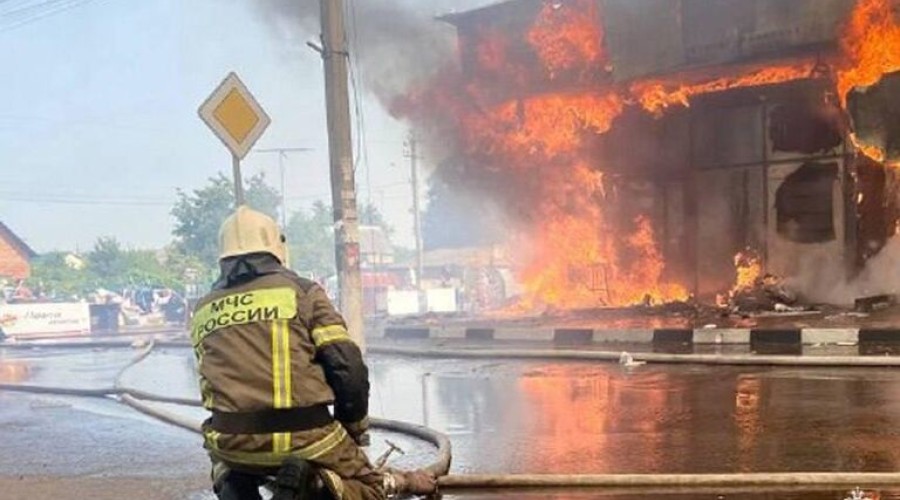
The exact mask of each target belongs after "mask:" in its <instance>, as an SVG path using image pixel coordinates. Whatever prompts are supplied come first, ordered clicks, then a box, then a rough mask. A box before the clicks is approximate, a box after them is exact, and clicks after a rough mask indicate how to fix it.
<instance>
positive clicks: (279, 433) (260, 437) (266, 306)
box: [191, 206, 435, 500]
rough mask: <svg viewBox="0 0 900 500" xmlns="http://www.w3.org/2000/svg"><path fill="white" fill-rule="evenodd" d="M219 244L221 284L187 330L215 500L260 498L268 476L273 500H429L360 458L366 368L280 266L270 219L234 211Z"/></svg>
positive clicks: (416, 486) (316, 300)
mask: <svg viewBox="0 0 900 500" xmlns="http://www.w3.org/2000/svg"><path fill="white" fill-rule="evenodd" d="M219 243H220V249H221V256H220V268H221V277H220V278H219V280H218V281H217V282H216V284H215V285H214V286H213V290H212V292H211V293H210V294H209V295H208V296H206V297H204V298H203V299H202V300H201V301H200V302H199V303H198V304H197V307H196V309H195V311H194V319H193V322H192V325H191V334H192V340H193V346H194V350H195V353H196V356H197V361H198V365H199V372H200V388H201V393H202V396H203V405H204V407H205V408H206V409H207V410H209V411H210V412H212V417H211V418H210V419H209V420H207V421H206V422H204V424H203V435H204V441H205V445H204V447H205V448H206V450H207V451H208V452H209V456H210V458H211V459H212V463H213V468H212V470H213V473H212V476H213V485H214V490H215V492H216V495H218V497H219V498H221V499H228V500H244V499H259V498H261V497H260V494H259V487H260V486H261V485H262V484H264V483H266V482H267V478H269V477H273V476H274V477H275V478H276V479H275V489H276V498H291V499H293V498H298V499H299V498H319V496H316V495H325V496H326V497H327V496H328V495H327V494H325V492H326V491H327V492H328V493H330V496H331V497H333V498H336V499H348V500H356V499H366V500H380V499H384V498H388V497H389V496H391V495H394V494H429V493H433V492H434V491H435V480H434V477H433V476H432V475H431V474H428V473H425V472H399V471H379V470H376V469H375V468H374V467H373V466H372V465H371V463H370V462H369V459H368V458H367V457H366V455H365V454H364V453H363V451H362V450H361V449H360V448H359V446H360V445H361V444H365V442H366V441H367V440H368V437H367V431H368V400H369V380H368V369H367V368H366V365H365V363H364V362H363V359H362V354H361V352H360V349H359V347H357V345H356V344H355V343H354V342H353V341H352V340H351V339H350V336H349V335H348V333H347V329H346V326H345V323H344V320H343V318H342V317H341V316H340V314H338V313H337V311H335V309H334V307H333V306H332V304H331V302H330V301H329V300H328V297H327V296H326V294H325V291H324V290H323V289H322V288H321V287H320V286H319V285H317V284H315V283H313V282H312V281H308V280H305V279H302V278H300V277H299V276H297V275H296V274H294V273H293V272H291V271H289V270H288V269H286V268H285V267H284V265H283V264H284V260H285V254H286V251H285V243H284V237H283V236H282V235H281V232H280V231H279V230H278V226H277V225H276V223H275V221H274V220H272V219H271V218H270V217H268V216H266V215H264V214H261V213H259V212H256V211H253V210H251V209H249V208H247V207H244V206H242V207H240V208H238V210H237V211H236V212H235V213H234V214H233V215H232V216H230V217H229V218H228V219H227V220H226V221H225V223H224V224H223V225H222V229H221V231H220V233H219ZM332 404H333V405H334V415H333V416H332V414H331V412H330V411H329V405H332ZM317 491H318V492H317Z"/></svg>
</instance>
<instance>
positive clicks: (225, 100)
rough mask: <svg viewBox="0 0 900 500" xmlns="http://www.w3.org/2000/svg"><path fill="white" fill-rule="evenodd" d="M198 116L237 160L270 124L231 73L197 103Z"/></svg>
mask: <svg viewBox="0 0 900 500" xmlns="http://www.w3.org/2000/svg"><path fill="white" fill-rule="evenodd" d="M200 118H201V119H203V121H204V122H206V124H207V125H208V126H209V128H211V129H212V131H213V132H215V134H216V136H218V137H219V139H221V140H222V142H223V143H225V146H227V147H228V149H229V150H231V152H232V154H234V156H235V157H236V158H239V159H243V158H244V156H247V153H249V152H250V149H251V148H253V145H254V144H256V141H257V140H258V139H259V138H260V136H262V134H263V132H265V131H266V128H267V127H268V126H269V124H270V123H272V120H271V119H270V118H269V115H267V114H266V112H265V111H263V109H262V106H260V105H259V103H258V102H256V99H255V98H254V97H253V94H251V93H250V91H249V90H247V87H246V86H245V85H244V82H242V81H241V79H240V78H238V76H237V75H236V74H235V73H233V72H232V73H229V74H228V76H227V77H225V80H223V81H222V83H221V85H219V87H218V88H217V89H216V90H215V91H213V93H212V95H210V96H209V98H208V99H206V102H204V103H203V105H202V106H200Z"/></svg>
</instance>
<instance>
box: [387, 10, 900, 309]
mask: <svg viewBox="0 0 900 500" xmlns="http://www.w3.org/2000/svg"><path fill="white" fill-rule="evenodd" d="M895 11H896V6H895V5H894V4H893V3H892V2H891V1H890V0H790V1H786V0H719V1H710V0H510V1H505V2H500V3H496V4H492V5H489V6H486V7H483V8H480V9H477V10H473V11H468V12H462V13H454V14H451V15H447V16H444V17H442V18H441V20H442V21H445V22H447V23H450V24H451V25H452V26H454V27H455V28H456V30H457V33H458V46H459V51H458V54H459V60H458V61H457V64H458V69H457V70H456V71H457V72H453V71H449V70H448V72H445V73H444V74H442V75H440V76H439V77H438V78H437V79H436V81H435V82H432V83H431V84H430V85H429V86H427V88H425V89H421V90H419V91H418V92H416V93H415V95H413V96H411V97H410V98H409V99H408V100H407V101H406V102H405V103H404V105H405V107H404V108H403V109H404V110H405V111H404V112H405V113H406V115H407V116H408V117H410V118H412V119H413V121H415V122H417V124H418V125H420V126H422V127H427V128H429V129H430V130H431V131H432V132H433V133H436V134H443V135H444V136H448V135H449V136H453V137H455V138H456V143H457V144H456V154H457V156H458V157H459V158H460V159H458V160H457V161H455V162H453V166H452V167H447V166H444V167H442V170H441V171H439V172H438V175H443V176H445V177H446V178H448V179H450V182H452V183H454V184H457V185H460V186H464V187H467V188H469V189H472V190H475V191H480V192H481V193H483V194H484V195H485V196H488V197H491V198H493V199H496V200H499V203H501V204H502V205H503V206H504V207H505V208H506V209H507V211H508V212H509V213H510V214H512V216H511V217H513V218H514V219H516V222H515V225H517V227H521V228H525V229H523V230H522V232H523V233H525V234H526V235H527V241H528V245H527V246H528V248H529V251H528V252H527V255H525V256H524V257H523V258H522V261H521V262H522V265H521V272H520V274H519V278H520V279H521V281H522V282H523V285H524V287H525V289H526V290H528V292H529V293H530V295H531V300H532V301H534V302H540V303H543V304H550V305H553V306H558V307H585V306H599V305H602V306H617V305H632V304H636V303H641V302H644V303H646V302H654V303H660V302H666V301H677V300H685V299H686V298H687V297H689V296H695V297H698V298H699V299H701V300H712V299H713V298H714V297H716V295H717V294H721V293H722V292H727V291H728V290H729V289H731V288H732V287H734V286H735V281H736V275H738V274H739V273H738V272H737V270H736V266H735V264H736V259H735V255H737V254H739V253H740V252H742V251H744V250H747V249H751V250H752V251H753V252H754V254H755V255H758V256H759V257H760V260H761V263H762V267H763V272H764V273H771V274H774V275H778V276H782V277H785V278H787V279H788V281H789V282H791V283H792V285H793V286H794V287H795V288H796V289H797V291H798V292H799V293H800V295H801V296H802V297H803V298H804V299H805V300H808V301H818V300H824V299H822V298H821V297H822V295H820V294H819V292H821V291H823V290H825V289H828V288H829V287H833V286H837V284H839V283H844V282H847V281H849V280H852V279H853V278H854V276H855V275H856V274H857V273H858V272H859V271H860V270H861V269H862V268H863V266H864V265H865V263H866V261H867V260H868V259H869V258H871V257H872V256H874V255H876V254H877V253H878V252H879V251H880V250H881V249H882V247H883V246H884V245H885V243H886V242H887V241H888V240H889V239H890V238H891V237H892V236H893V235H894V234H895V233H896V232H897V225H898V215H900V212H898V197H897V193H896V190H895V186H896V174H895V170H894V169H893V168H891V167H889V166H886V164H890V163H891V158H892V156H893V154H894V149H895V148H900V144H897V143H895V142H893V141H895V140H896V139H895V138H896V137H897V136H896V132H897V130H896V128H897V125H896V122H897V121H896V120H892V119H891V118H890V117H891V116H897V115H896V114H895V113H892V112H891V109H892V108H896V107H898V106H900V104H896V103H894V104H891V103H892V102H895V101H897V99H895V98H896V97H900V83H896V82H895V81H894V79H893V77H891V76H890V75H889V74H890V73H891V72H892V71H897V70H900V54H897V55H893V54H894V53H896V52H897V50H891V48H890V47H894V48H900V45H891V44H896V43H898V42H900V39H898V40H893V39H892V37H894V36H895V35H896V34H897V32H898V28H897V23H896V17H897V16H896V13H895ZM873 44H874V45H878V44H887V45H888V48H885V47H880V48H878V47H873ZM895 57H896V58H897V60H896V61H895V60H893V58H895ZM873 58H874V59H875V60H873ZM866 66H874V67H871V68H870V67H866ZM437 82H441V83H437ZM874 84H878V85H876V86H874V87H872V88H869V89H867V90H868V92H865V91H864V90H866V88H867V87H870V86H872V85H874ZM892 98H894V99H892ZM425 102H427V103H428V107H429V111H430V112H432V113H435V112H436V113H437V114H440V115H441V117H440V118H433V117H429V115H428V114H427V113H425V111H424V109H423V108H424V107H423V106H422V103H425ZM417 106H418V107H417ZM448 117H449V118H448ZM523 246H526V245H523Z"/></svg>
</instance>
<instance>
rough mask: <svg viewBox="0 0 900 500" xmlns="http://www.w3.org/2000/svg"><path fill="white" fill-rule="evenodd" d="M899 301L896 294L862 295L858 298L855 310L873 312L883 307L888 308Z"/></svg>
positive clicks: (854, 306)
mask: <svg viewBox="0 0 900 500" xmlns="http://www.w3.org/2000/svg"><path fill="white" fill-rule="evenodd" d="M896 303H897V296H896V295H874V296H872V297H860V298H858V299H856V301H855V302H854V305H853V310H854V311H856V312H861V313H871V312H874V311H879V310H881V309H887V308H888V307H891V306H893V305H895V304H896Z"/></svg>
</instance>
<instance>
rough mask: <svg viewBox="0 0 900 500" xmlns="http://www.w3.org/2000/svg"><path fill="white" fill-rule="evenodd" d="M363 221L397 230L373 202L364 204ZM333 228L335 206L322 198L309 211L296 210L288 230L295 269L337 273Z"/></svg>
mask: <svg viewBox="0 0 900 500" xmlns="http://www.w3.org/2000/svg"><path fill="white" fill-rule="evenodd" d="M359 220H360V222H361V223H362V224H364V225H368V226H380V227H381V228H382V229H383V230H384V232H385V233H387V235H388V236H390V235H391V233H393V231H394V230H393V228H391V227H390V226H389V225H388V224H387V221H386V220H385V218H384V216H383V215H382V213H381V211H380V210H378V207H376V206H375V205H372V204H366V205H362V206H361V207H360V209H359ZM333 227H334V215H333V214H332V211H331V207H329V206H328V205H326V204H325V203H323V202H321V201H317V202H315V203H314V204H313V206H312V210H311V211H310V212H309V213H307V211H305V210H301V211H298V212H294V214H293V215H292V216H291V219H290V221H288V227H287V231H286V232H285V235H286V236H287V240H288V244H289V246H290V253H291V264H292V267H293V269H294V270H296V271H297V272H298V273H300V274H304V275H313V276H315V277H325V276H332V275H334V274H335V272H336V269H337V268H336V266H335V263H334V259H335V257H334V244H335V243H334V231H333V230H332V228H333Z"/></svg>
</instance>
